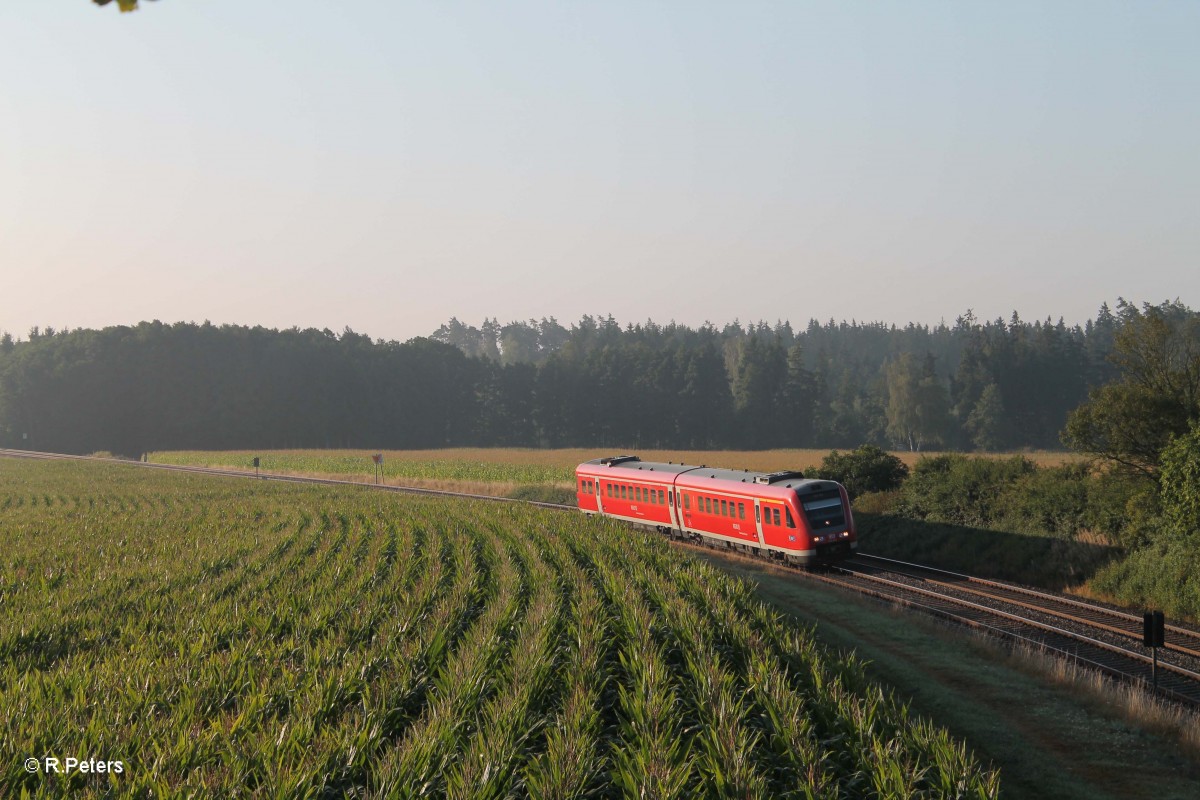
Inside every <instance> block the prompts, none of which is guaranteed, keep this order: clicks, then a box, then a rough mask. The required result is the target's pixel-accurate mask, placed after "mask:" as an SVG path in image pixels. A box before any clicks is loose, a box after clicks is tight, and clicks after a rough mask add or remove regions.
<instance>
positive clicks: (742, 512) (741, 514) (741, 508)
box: [738, 503, 746, 519]
mask: <svg viewBox="0 0 1200 800" xmlns="http://www.w3.org/2000/svg"><path fill="white" fill-rule="evenodd" d="M745 518H746V504H745V503H738V519H745Z"/></svg>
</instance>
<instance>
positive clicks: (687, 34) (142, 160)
mask: <svg viewBox="0 0 1200 800" xmlns="http://www.w3.org/2000/svg"><path fill="white" fill-rule="evenodd" d="M1198 42H1200V3H1196V2H1176V3H1152V2H1124V3H1103V2H1090V1H1089V2H1036V3H1018V2H1004V3H986V4H985V3H956V2H949V1H947V2H903V3H900V2H895V3H866V2H861V3H842V2H839V3H832V2H830V3H816V2H799V1H798V0H797V1H796V2H778V3H755V2H737V3H733V2H727V3H703V2H686V3H685V2H671V3H662V2H648V1H647V0H642V2H611V1H606V2H593V3H579V2H575V3H568V2H555V3H551V2H544V3H525V2H505V3H494V2H487V3H484V2H479V3H455V2H420V3H410V2H396V1H395V0H356V2H353V3H341V2H335V0H321V1H320V2H318V1H317V0H289V1H288V2H286V3H281V2H277V1H273V2H268V0H160V2H157V3H143V7H142V10H140V11H138V12H136V13H133V14H118V13H117V10H116V4H115V3H114V4H112V5H110V6H107V7H104V8H100V7H96V6H93V5H92V4H91V3H90V2H87V0H55V1H54V2H50V0H37V2H15V1H14V0H5V1H4V2H2V3H0V75H3V76H4V77H3V79H2V81H0V330H8V331H10V332H12V333H13V334H14V335H18V336H22V337H23V336H25V335H26V333H27V331H28V329H29V328H30V326H33V325H41V326H47V325H49V326H53V327H56V328H63V327H70V328H76V327H101V326H105V325H113V324H133V323H136V322H138V321H140V320H144V319H161V320H163V321H165V322H173V321H178V320H187V321H197V322H200V321H203V320H205V319H209V320H212V321H213V322H215V323H223V322H230V323H245V324H262V325H266V326H269V327H291V326H293V325H297V326H300V327H310V326H312V327H318V328H320V327H329V328H331V329H333V330H335V331H340V330H342V328H343V327H345V326H347V325H348V326H350V327H352V328H354V329H355V330H356V331H359V332H361V333H367V334H369V335H371V336H374V337H378V338H387V339H401V340H403V339H407V338H409V337H412V336H420V335H427V334H428V333H430V332H431V331H433V330H434V329H435V328H437V326H438V325H439V324H441V323H442V322H444V321H446V320H448V319H449V318H450V317H451V316H457V317H458V318H459V319H461V320H463V321H465V322H468V323H471V324H478V323H479V322H480V321H481V320H482V319H483V318H484V317H485V316H489V317H490V316H495V317H498V318H499V319H500V321H501V322H505V321H508V320H512V319H527V318H530V317H535V318H540V317H543V316H551V315H553V316H556V317H557V318H558V319H559V321H560V322H562V323H564V324H567V323H569V322H573V321H575V320H577V319H578V318H579V317H580V316H581V315H582V314H585V313H591V314H601V315H603V314H609V313H611V314H612V315H614V316H615V317H616V318H617V319H618V320H621V321H622V322H631V321H634V322H636V321H641V320H645V319H647V318H653V319H654V320H656V321H659V322H667V321H669V320H671V319H674V320H676V321H678V322H681V323H687V324H691V325H696V324H700V323H702V322H704V321H705V320H711V321H713V322H714V323H716V324H718V325H720V324H723V323H725V322H728V321H732V320H733V319H735V318H737V319H740V320H741V321H742V322H747V321H752V320H758V319H765V320H768V321H770V322H774V321H775V320H776V319H780V318H786V319H791V320H792V322H793V323H794V324H796V325H803V324H804V323H806V322H807V320H808V319H809V318H811V317H816V318H818V319H820V320H827V319H829V318H835V319H838V320H841V319H847V320H849V319H858V320H883V321H885V322H895V323H897V324H904V323H906V322H909V321H915V322H924V323H936V322H937V321H938V320H939V319H943V318H945V319H946V320H947V321H950V322H952V321H953V320H954V318H955V317H956V316H957V315H958V314H960V313H963V312H965V311H966V310H967V309H968V308H970V309H974V311H975V314H976V316H977V317H979V318H981V319H992V318H995V317H998V316H1001V317H1004V318H1007V317H1008V316H1009V315H1010V314H1011V312H1012V311H1013V310H1017V311H1019V312H1020V314H1021V316H1022V317H1023V318H1026V319H1042V318H1045V317H1047V316H1052V317H1054V318H1055V319H1057V318H1058V317H1059V316H1062V317H1064V318H1065V319H1066V320H1067V321H1068V322H1069V323H1074V322H1082V321H1083V320H1085V319H1088V318H1090V317H1093V316H1094V315H1095V312H1096V310H1097V309H1098V307H1099V305H1100V303H1101V302H1103V301H1109V302H1110V303H1111V302H1112V301H1114V300H1115V299H1116V298H1117V297H1118V296H1124V297H1125V298H1127V299H1129V300H1134V301H1138V302H1140V301H1144V300H1145V301H1151V302H1161V301H1163V300H1167V299H1174V298H1179V299H1180V300H1182V301H1183V302H1185V303H1187V304H1188V305H1191V306H1192V307H1193V308H1195V307H1197V306H1200V258H1197V256H1198V254H1200V213H1198V212H1200V45H1198Z"/></svg>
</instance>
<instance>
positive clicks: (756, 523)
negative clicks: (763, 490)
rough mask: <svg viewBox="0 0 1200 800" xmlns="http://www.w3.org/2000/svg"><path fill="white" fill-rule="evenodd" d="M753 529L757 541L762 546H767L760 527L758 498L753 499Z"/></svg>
mask: <svg viewBox="0 0 1200 800" xmlns="http://www.w3.org/2000/svg"><path fill="white" fill-rule="evenodd" d="M754 530H755V531H756V532H757V533H758V543H759V544H760V545H762V546H763V547H766V546H767V543H766V540H765V539H763V529H762V506H760V505H759V503H758V499H757V498H755V500H754Z"/></svg>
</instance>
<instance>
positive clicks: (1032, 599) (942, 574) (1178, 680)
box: [0, 449, 1200, 707]
mask: <svg viewBox="0 0 1200 800" xmlns="http://www.w3.org/2000/svg"><path fill="white" fill-rule="evenodd" d="M3 456H7V457H13V458H25V459H36V460H78V461H102V462H108V463H117V464H123V465H128V466H131V467H138V468H143V469H157V470H168V471H174V472H185V473H191V474H204V475H213V476H220V477H228V478H240V479H251V480H268V481H282V482H287V483H307V484H317V485H329V486H347V487H351V486H352V487H358V488H370V489H376V490H381V491H388V492H399V493H404V494H418V495H429V496H438V497H453V498H458V499H464V498H469V499H476V500H487V501H491V502H501V503H523V504H526V505H533V506H538V507H541V508H547V509H554V510H563V511H573V512H577V511H578V509H577V508H576V507H575V506H570V505H563V504H559V503H543V502H533V501H526V500H514V499H512V498H504V497H495V496H491V495H479V494H469V493H464V492H451V491H446V490H441V489H421V488H414V487H401V486H387V485H380V484H368V483H362V482H358V481H344V480H336V479H331V478H312V477H304V476H297V475H280V474H275V473H259V474H255V473H253V472H247V471H241V470H229V469H215V468H211V467H187V466H178V465H173V464H151V463H147V462H142V461H127V460H124V459H107V458H97V457H93V456H73V455H63V454H58V453H40V452H34V451H26V450H10V449H0V457H3ZM689 546H695V547H703V548H704V549H705V550H715V551H717V552H718V553H724V554H727V555H734V556H738V557H746V558H750V559H751V560H753V561H755V562H756V563H762V560H761V559H757V558H752V557H751V556H749V555H748V554H746V553H743V552H741V551H739V550H735V549H730V548H727V547H721V546H713V545H709V546H707V547H705V546H703V545H689ZM770 563H772V564H774V565H777V566H782V565H781V564H779V563H778V562H774V561H771V562H770ZM784 568H785V569H789V570H790V571H792V572H794V573H796V574H798V575H802V576H804V577H805V578H807V579H810V580H814V581H819V582H822V583H824V584H827V585H830V586H837V587H840V588H843V589H848V590H851V591H854V592H857V593H860V594H865V595H868V596H871V597H875V598H878V599H880V600H884V601H886V602H889V603H894V604H898V605H902V606H906V607H909V608H912V609H915V610H920V611H923V612H925V613H929V614H933V615H935V616H938V617H940V618H942V619H946V620H950V621H953V622H955V623H958V624H961V625H965V626H968V627H971V628H974V629H976V630H981V631H986V632H988V633H990V634H993V635H996V636H1000V637H1002V638H1004V639H1006V640H1008V641H1013V642H1020V643H1024V644H1027V645H1030V646H1032V647H1035V648H1038V649H1042V650H1045V651H1048V652H1050V653H1053V654H1057V655H1059V656H1060V657H1063V658H1066V659H1068V660H1070V661H1073V662H1075V663H1077V664H1079V665H1081V666H1085V667H1088V668H1091V669H1094V670H1098V671H1100V672H1103V673H1104V674H1106V675H1109V676H1111V677H1114V678H1117V679H1119V680H1123V681H1128V682H1131V683H1135V684H1140V685H1145V686H1147V687H1148V686H1150V684H1151V680H1152V677H1151V671H1152V657H1151V656H1150V655H1149V654H1148V653H1147V649H1146V648H1144V647H1143V646H1142V644H1141V637H1142V634H1141V623H1142V619H1141V617H1140V616H1137V615H1134V614H1131V613H1129V612H1128V611H1124V610H1122V609H1118V608H1114V607H1111V606H1105V605H1103V604H1100V603H1093V602H1088V601H1085V600H1081V599H1079V598H1073V597H1067V596H1065V595H1061V594H1055V593H1052V592H1047V591H1043V590H1038V589H1032V588H1029V587H1024V586H1019V585H1017V584H1012V583H1006V582H1003V581H994V580H986V579H983V578H976V577H973V576H970V575H963V574H961V573H954V572H948V571H945V570H939V569H935V568H932V567H928V566H924V565H920V564H910V563H906V562H902V561H896V560H893V559H886V558H880V557H877V556H871V555H867V554H864V553H859V554H857V555H856V556H854V557H853V558H852V559H851V560H850V561H848V562H847V563H846V564H845V565H844V566H840V567H838V568H835V569H832V570H830V571H827V572H806V571H804V570H801V569H798V568H792V567H784ZM1160 651H1161V652H1160V653H1159V664H1158V690H1159V692H1160V694H1162V695H1163V696H1165V697H1167V698H1169V699H1171V700H1174V701H1177V702H1180V703H1184V704H1187V705H1190V706H1197V707H1200V630H1197V629H1194V628H1189V627H1185V626H1180V625H1169V626H1167V643H1166V646H1165V647H1163V648H1160Z"/></svg>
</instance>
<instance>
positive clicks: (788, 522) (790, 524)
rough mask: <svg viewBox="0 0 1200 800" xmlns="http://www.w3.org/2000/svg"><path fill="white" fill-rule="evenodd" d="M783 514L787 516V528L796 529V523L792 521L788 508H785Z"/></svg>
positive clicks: (790, 511)
mask: <svg viewBox="0 0 1200 800" xmlns="http://www.w3.org/2000/svg"><path fill="white" fill-rule="evenodd" d="M783 513H784V514H785V515H786V516H787V526H788V527H789V528H794V527H796V521H795V520H794V519H792V510H791V509H790V508H786V507H785V508H784V509H783Z"/></svg>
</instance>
